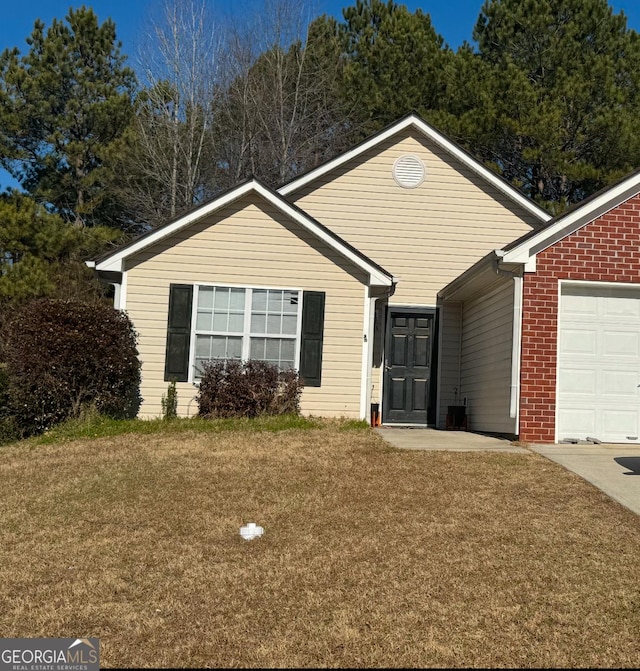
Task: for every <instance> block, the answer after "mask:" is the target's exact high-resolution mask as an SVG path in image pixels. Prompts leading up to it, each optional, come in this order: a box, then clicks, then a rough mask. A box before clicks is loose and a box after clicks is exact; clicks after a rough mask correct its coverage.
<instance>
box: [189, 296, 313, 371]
mask: <svg viewBox="0 0 640 671" xmlns="http://www.w3.org/2000/svg"><path fill="white" fill-rule="evenodd" d="M195 289H196V296H195V301H194V311H195V315H194V317H195V319H194V320H193V322H194V324H195V327H194V330H193V333H192V338H193V341H194V344H195V347H192V348H191V351H192V352H194V355H193V361H192V367H193V379H194V380H198V379H199V378H200V375H201V372H202V364H203V363H204V362H205V361H228V360H230V359H241V360H244V361H246V360H248V359H258V360H260V361H268V362H269V363H273V364H275V365H277V366H278V368H279V369H280V370H287V369H290V368H296V367H297V363H298V361H299V357H300V354H299V351H300V325H301V312H302V311H301V310H300V306H299V303H300V294H301V292H299V291H297V290H292V289H257V288H242V287H222V286H198V287H196V288H195Z"/></svg>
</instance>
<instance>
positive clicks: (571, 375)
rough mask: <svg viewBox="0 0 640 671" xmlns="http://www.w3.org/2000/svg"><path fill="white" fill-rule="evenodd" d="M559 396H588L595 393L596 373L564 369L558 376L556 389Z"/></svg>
mask: <svg viewBox="0 0 640 671" xmlns="http://www.w3.org/2000/svg"><path fill="white" fill-rule="evenodd" d="M558 391H559V393H561V394H579V395H588V394H591V395H593V394H595V392H596V373H595V371H594V370H581V369H579V368H564V369H563V370H562V374H561V375H560V385H559V389H558Z"/></svg>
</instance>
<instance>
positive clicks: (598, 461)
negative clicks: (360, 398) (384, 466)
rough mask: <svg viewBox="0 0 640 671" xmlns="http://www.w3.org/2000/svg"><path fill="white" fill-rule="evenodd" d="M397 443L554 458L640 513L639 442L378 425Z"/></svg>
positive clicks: (410, 447) (412, 447)
mask: <svg viewBox="0 0 640 671" xmlns="http://www.w3.org/2000/svg"><path fill="white" fill-rule="evenodd" d="M376 432H377V433H378V435H380V436H382V438H384V439H385V440H386V441H387V442H388V443H390V444H391V445H393V446H394V447H398V448H400V449H404V450H451V451H454V452H482V451H487V450H488V451H491V452H515V453H520V454H531V453H532V452H536V453H537V454H540V455H542V456H543V457H546V458H547V459H550V460H551V461H555V462H556V463H557V464H560V465H561V466H564V467H565V468H566V469H568V470H570V471H572V472H573V473H576V474H577V475H579V476H580V477H581V478H583V479H585V480H586V481H587V482H590V483H591V484H592V485H594V486H595V487H597V488H598V489H600V490H601V491H603V492H604V493H605V494H607V496H609V497H611V498H612V499H614V500H615V501H618V502H619V503H621V504H622V505H623V506H626V507H627V508H629V509H630V510H632V511H633V512H634V513H636V514H637V515H640V477H638V479H637V480H636V479H635V477H633V476H635V475H637V476H640V445H617V444H615V445H614V444H604V443H603V444H601V445H592V444H582V445H565V444H558V445H528V446H527V447H522V446H519V445H514V444H513V443H512V442H511V441H510V440H507V439H504V438H496V437H493V436H485V435H483V434H480V433H472V432H471V431H438V430H436V429H423V428H407V427H388V426H383V427H380V428H377V429H376Z"/></svg>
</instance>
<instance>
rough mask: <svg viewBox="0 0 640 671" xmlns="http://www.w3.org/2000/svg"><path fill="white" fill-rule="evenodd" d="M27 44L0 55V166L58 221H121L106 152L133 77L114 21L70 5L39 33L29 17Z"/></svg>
mask: <svg viewBox="0 0 640 671" xmlns="http://www.w3.org/2000/svg"><path fill="white" fill-rule="evenodd" d="M27 44H28V45H29V51H28V52H27V53H26V54H24V55H20V52H19V50H18V49H17V48H14V49H7V50H5V51H4V52H3V53H2V55H1V56H0V151H2V156H3V160H2V162H1V163H2V166H3V167H4V168H6V169H7V170H8V171H9V172H10V173H11V174H12V175H13V176H14V177H15V178H16V179H17V180H18V181H19V183H20V184H21V185H22V187H23V188H24V189H25V190H26V191H27V192H28V193H30V194H31V195H32V196H33V197H34V198H35V199H36V200H37V201H38V202H40V203H44V204H46V205H47V206H48V207H49V208H50V209H52V210H53V211H55V212H57V213H58V214H59V215H60V216H61V217H63V218H64V219H65V220H66V221H71V222H74V223H75V224H76V225H83V224H86V225H92V226H93V225H98V224H107V225H110V226H116V227H118V226H121V227H124V226H126V215H125V214H124V213H123V212H122V209H121V206H120V204H119V203H118V202H117V201H116V200H115V199H114V197H113V193H112V191H111V189H110V180H111V179H112V177H113V173H114V171H115V170H117V166H116V165H114V164H113V163H109V162H108V161H106V157H107V155H108V149H109V145H110V144H111V143H112V142H114V140H116V139H117V138H118V137H119V136H120V135H121V134H122V132H123V131H124V129H125V128H126V127H127V125H128V124H129V122H130V120H131V115H132V97H133V93H134V89H135V77H134V74H133V71H132V70H130V69H129V68H127V67H125V65H124V60H125V59H124V57H123V56H122V55H121V54H120V44H119V43H118V42H117V41H116V32H115V25H114V23H113V22H112V21H111V20H107V21H105V22H104V23H102V24H101V25H99V23H98V18H97V16H96V15H95V14H94V12H93V10H92V9H87V8H85V7H82V8H80V9H77V10H73V9H70V10H69V14H68V15H67V17H66V19H65V22H63V21H59V20H57V19H54V21H53V23H52V25H51V27H50V28H49V29H48V30H47V31H46V32H45V27H44V24H43V23H42V22H41V21H39V20H38V21H36V22H35V26H34V30H33V32H32V34H31V36H30V37H29V38H28V39H27Z"/></svg>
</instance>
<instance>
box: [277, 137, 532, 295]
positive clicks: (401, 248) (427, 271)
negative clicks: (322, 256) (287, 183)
mask: <svg viewBox="0 0 640 671" xmlns="http://www.w3.org/2000/svg"><path fill="white" fill-rule="evenodd" d="M405 154H413V155H416V156H418V157H419V158H420V159H421V160H422V161H423V162H424V164H425V166H426V179H425V180H424V182H423V183H422V184H421V185H420V186H419V187H417V188H414V189H404V188H402V187H400V186H398V184H396V182H395V180H394V179H393V176H392V168H393V164H394V162H395V160H396V159H397V158H399V157H400V156H403V155H405ZM288 198H289V199H290V200H293V201H294V202H295V203H296V204H297V205H298V206H299V207H301V208H302V209H304V210H305V211H307V212H308V213H309V214H311V215H312V216H313V217H315V218H316V219H318V220H319V221H320V222H322V223H323V224H325V225H326V226H328V227H329V228H330V229H331V230H333V231H334V232H335V233H337V234H338V235H339V236H341V237H342V238H344V239H345V240H346V241H347V242H349V243H351V244H352V245H353V246H355V247H357V248H358V249H359V250H360V251H362V252H363V253H364V254H366V255H367V256H369V257H370V258H371V259H373V260H374V261H376V262H377V263H378V264H380V265H381V266H382V267H384V268H385V269H386V270H387V271H389V272H391V273H393V274H394V275H395V276H397V277H399V278H400V281H399V283H398V287H397V289H396V292H395V294H394V296H393V303H394V304H396V305H435V304H436V294H437V293H438V291H439V290H440V289H442V288H443V287H444V286H445V285H447V284H448V283H449V282H450V281H451V280H453V279H454V278H456V277H457V276H458V275H460V274H461V273H462V272H463V271H465V270H466V269H467V268H469V267H470V266H471V265H473V264H474V263H475V262H476V261H477V260H478V259H480V258H481V257H482V256H484V255H485V254H486V253H487V252H489V251H490V250H491V249H494V248H498V247H502V246H504V245H505V244H507V243H508V242H511V241H512V240H514V239H515V238H517V237H519V236H520V235H522V234H524V233H527V232H528V231H530V230H531V228H532V227H533V226H536V225H539V223H540V222H539V221H538V220H537V219H536V218H535V217H534V216H533V215H532V214H530V213H528V212H526V211H525V210H524V209H523V208H521V207H520V206H517V205H515V204H514V203H513V201H511V200H510V199H509V198H508V197H507V196H506V195H505V194H504V193H502V192H501V191H499V190H498V189H496V188H495V187H493V186H491V185H489V184H487V183H486V182H485V181H484V180H483V179H482V178H480V177H479V176H478V175H476V174H475V173H474V172H473V171H472V170H470V169H469V168H468V167H466V166H464V165H463V164H462V163H460V162H459V161H457V160H456V159H455V158H453V157H451V156H450V155H449V154H447V153H446V152H444V151H443V150H442V149H441V148H440V147H438V145H436V144H435V143H434V142H432V141H431V140H429V139H427V138H424V137H423V136H421V135H420V134H419V133H417V132H416V131H410V130H407V131H404V132H402V133H400V134H398V135H395V136H393V137H392V138H389V139H388V140H386V141H385V142H383V143H381V144H380V145H377V146H376V147H374V148H373V149H371V150H369V151H368V152H365V153H364V154H362V155H361V156H359V157H357V158H354V159H353V160H352V161H349V162H348V163H347V164H345V165H343V166H341V167H339V168H336V169H335V170H333V171H331V172H329V173H327V174H325V175H323V176H322V177H319V178H318V179H317V180H314V181H313V182H311V183H310V184H308V185H305V186H302V187H301V188H300V190H299V191H295V192H293V193H291V194H290V195H289V196H288Z"/></svg>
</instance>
